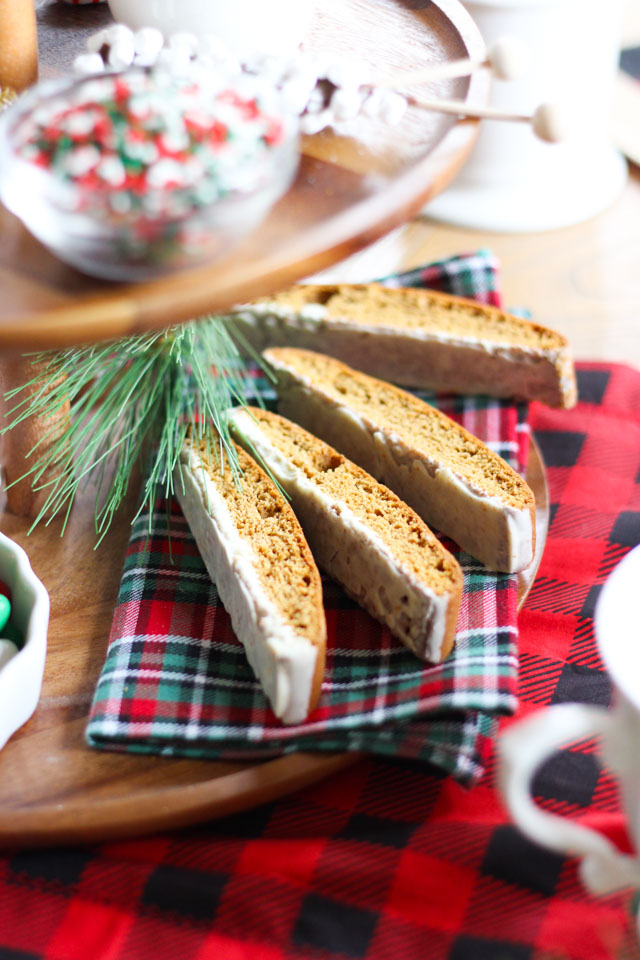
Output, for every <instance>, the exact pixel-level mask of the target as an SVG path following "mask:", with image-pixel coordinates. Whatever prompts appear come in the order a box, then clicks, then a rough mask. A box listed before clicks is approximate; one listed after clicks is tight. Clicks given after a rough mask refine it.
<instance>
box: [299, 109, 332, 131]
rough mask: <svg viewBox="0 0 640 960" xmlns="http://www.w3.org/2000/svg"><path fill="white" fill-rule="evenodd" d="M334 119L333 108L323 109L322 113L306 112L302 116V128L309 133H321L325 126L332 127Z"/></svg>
mask: <svg viewBox="0 0 640 960" xmlns="http://www.w3.org/2000/svg"><path fill="white" fill-rule="evenodd" d="M333 120H334V117H333V111H332V110H323V111H322V112H321V113H305V114H303V115H302V116H301V117H300V130H301V132H302V133H307V134H314V133H319V132H320V131H321V130H324V128H325V127H330V126H331V124H332V123H333Z"/></svg>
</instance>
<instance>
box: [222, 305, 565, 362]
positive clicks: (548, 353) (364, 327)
mask: <svg viewBox="0 0 640 960" xmlns="http://www.w3.org/2000/svg"><path fill="white" fill-rule="evenodd" d="M233 313H234V314H237V315H238V319H240V320H243V321H244V322H245V323H254V321H255V320H264V319H268V318H269V317H277V318H278V319H279V320H286V321H287V323H288V324H289V325H290V326H292V327H300V328H301V329H309V328H310V327H312V326H313V321H316V322H317V323H320V322H322V323H324V324H326V326H327V327H330V328H331V329H333V330H344V331H345V332H349V333H363V334H368V335H369V336H380V337H398V336H403V337H410V338H411V339H413V340H418V341H420V342H427V343H428V342H435V343H442V344H447V345H449V346H452V347H466V348H468V349H471V350H481V351H483V352H484V353H488V354H491V355H493V356H497V357H502V358H504V359H506V360H514V359H527V358H531V359H532V360H538V359H539V358H544V359H546V360H548V361H549V362H550V363H556V362H557V361H558V360H560V359H561V358H563V357H564V350H563V349H562V348H557V349H553V348H551V347H547V348H543V347H535V346H531V345H525V344H522V345H521V344H513V345H511V344H506V343H505V344H500V343H496V342H495V341H492V340H485V339H483V338H482V337H473V336H460V335H456V334H453V333H447V332H440V331H437V330H423V329H419V328H415V327H409V328H403V327H399V326H385V325H383V324H375V325H373V324H371V325H370V324H366V323H358V324H354V323H353V322H352V321H349V320H342V319H340V318H339V317H331V316H329V313H328V309H327V307H326V306H325V305H324V304H320V303H310V304H305V305H304V306H303V307H302V308H301V309H300V310H299V311H295V310H293V309H292V308H291V307H288V306H287V305H286V304H284V303H276V302H275V301H273V300H269V301H263V302H260V303H250V304H247V303H245V304H242V305H240V306H238V307H235V308H234V311H233ZM301 321H306V322H304V323H303V322H301Z"/></svg>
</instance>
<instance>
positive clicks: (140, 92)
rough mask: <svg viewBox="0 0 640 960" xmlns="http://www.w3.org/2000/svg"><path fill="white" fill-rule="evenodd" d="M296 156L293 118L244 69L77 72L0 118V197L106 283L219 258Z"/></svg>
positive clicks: (255, 220) (283, 180)
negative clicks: (229, 74)
mask: <svg viewBox="0 0 640 960" xmlns="http://www.w3.org/2000/svg"><path fill="white" fill-rule="evenodd" d="M231 84H233V85H231ZM298 160H299V147H298V127H297V117H295V116H293V115H292V114H291V113H290V112H288V111H287V110H286V109H285V108H284V106H283V105H282V101H281V99H280V98H279V95H278V94H277V92H276V91H274V90H270V89H266V88H265V87H264V84H262V85H261V84H260V83H259V82H258V81H257V79H256V78H255V77H251V76H241V77H239V78H238V77H235V78H234V79H233V81H229V79H228V78H225V77H220V76H215V75H213V74H211V73H209V74H207V75H206V76H205V75H204V74H203V72H202V71H200V73H199V74H197V75H196V73H193V74H191V73H188V74H184V75H181V76H177V75H174V74H172V73H170V72H168V71H166V70H157V69H154V70H140V69H134V70H129V71H126V72H124V73H119V74H101V75H99V76H90V77H82V78H75V77H74V78H71V79H65V80H61V81H53V82H49V83H44V84H38V85H37V86H35V87H33V88H31V90H29V91H28V92H27V93H25V94H24V95H23V96H22V97H20V98H19V100H18V101H16V103H15V104H14V105H12V106H11V107H10V108H8V109H7V110H5V111H4V113H3V114H2V116H1V117H0V199H1V200H2V202H3V203H4V204H5V206H6V207H7V208H8V209H9V210H11V212H12V213H14V214H15V215H16V216H17V217H19V218H20V220H22V222H23V223H24V225H25V226H26V227H27V229H29V230H30V231H31V233H32V234H33V235H34V236H35V237H36V238H37V239H38V240H40V241H41V243H43V244H44V245H45V246H46V247H47V248H48V249H49V250H51V251H52V253H54V254H55V255H56V256H58V257H59V258H60V259H61V260H64V261H65V262H66V263H69V264H71V265H72V266H74V267H76V268H77V269H79V270H82V271H84V272H85V273H88V274H91V275H92V276H96V277H101V278H105V279H109V280H126V281H136V280H144V279H147V278H151V277H154V276H157V275H160V274H163V273H166V272H170V271H175V270H179V269H182V268H184V267H187V266H191V265H195V264H198V263H207V262H213V261H214V260H218V259H220V258H221V257H223V256H225V255H226V254H227V253H228V252H229V251H230V250H231V249H232V248H233V246H234V245H235V244H236V243H237V242H238V241H239V240H240V239H241V238H242V237H244V236H245V235H246V234H248V233H249V232H251V231H252V230H253V229H255V228H256V227H257V226H258V225H259V223H260V222H261V221H262V220H263V219H264V217H265V215H266V214H267V212H268V211H269V209H270V208H271V207H272V206H273V204H274V203H275V202H276V200H278V199H279V197H280V196H282V194H283V193H284V192H285V191H286V190H287V188H288V186H289V185H290V183H291V180H292V179H293V176H294V174H295V171H296V169H297V166H298Z"/></svg>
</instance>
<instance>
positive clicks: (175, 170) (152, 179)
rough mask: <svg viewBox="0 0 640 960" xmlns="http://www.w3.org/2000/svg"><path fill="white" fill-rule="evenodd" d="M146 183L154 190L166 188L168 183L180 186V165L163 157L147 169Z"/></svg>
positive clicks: (181, 179)
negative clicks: (154, 188)
mask: <svg viewBox="0 0 640 960" xmlns="http://www.w3.org/2000/svg"><path fill="white" fill-rule="evenodd" d="M147 182H148V184H149V186H150V187H156V188H161V187H166V186H167V184H169V183H179V184H181V183H182V182H183V177H182V170H181V167H180V164H179V163H176V162H175V160H170V159H169V158H168V157H163V158H162V160H158V162H157V163H154V164H153V165H152V166H151V167H149V171H148V173H147Z"/></svg>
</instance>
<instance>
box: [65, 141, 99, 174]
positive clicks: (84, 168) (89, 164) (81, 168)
mask: <svg viewBox="0 0 640 960" xmlns="http://www.w3.org/2000/svg"><path fill="white" fill-rule="evenodd" d="M99 161H100V152H99V151H98V150H97V149H96V147H91V146H88V147H78V149H77V150H71V151H69V153H68V154H67V156H66V157H65V159H64V168H65V170H66V171H67V173H69V174H71V176H72V177H82V176H84V174H85V173H89V171H90V170H93V168H94V167H95V166H96V164H97V163H99Z"/></svg>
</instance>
